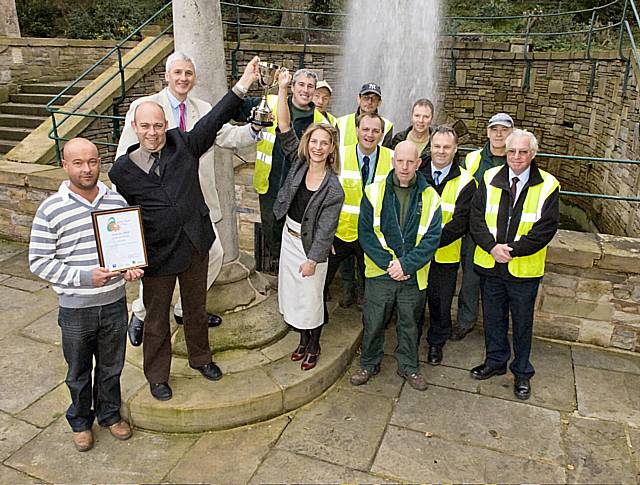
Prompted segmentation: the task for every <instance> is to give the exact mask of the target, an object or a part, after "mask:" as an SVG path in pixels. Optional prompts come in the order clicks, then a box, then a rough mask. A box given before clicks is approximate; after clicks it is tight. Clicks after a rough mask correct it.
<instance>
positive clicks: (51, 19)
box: [16, 0, 166, 39]
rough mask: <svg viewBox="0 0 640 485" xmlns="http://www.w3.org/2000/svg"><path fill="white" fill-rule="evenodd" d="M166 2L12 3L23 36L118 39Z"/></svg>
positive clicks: (69, 0)
mask: <svg viewBox="0 0 640 485" xmlns="http://www.w3.org/2000/svg"><path fill="white" fill-rule="evenodd" d="M165 3H166V0H128V1H127V2H123V1H122V0H95V1H91V2H87V1H85V0H16V8H17V10H18V19H19V22H20V30H21V32H22V35H23V36H25V37H67V38H71V39H122V38H124V37H126V36H127V35H129V34H130V33H131V32H133V31H134V30H135V29H136V28H137V27H138V26H139V25H140V24H142V23H143V22H144V21H145V20H146V19H147V18H149V17H150V16H151V15H153V14H154V13H155V12H156V11H157V10H158V9H159V8H160V7H162V5H164V4H165Z"/></svg>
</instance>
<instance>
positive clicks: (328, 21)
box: [309, 0, 346, 27]
mask: <svg viewBox="0 0 640 485" xmlns="http://www.w3.org/2000/svg"><path fill="white" fill-rule="evenodd" d="M345 7H346V4H345V0H311V5H310V6H309V10H311V11H312V12H323V13H336V12H343V11H344V10H345ZM311 21H312V22H313V23H314V24H315V25H317V26H318V27H330V26H332V25H335V24H339V23H340V21H339V20H338V18H337V17H336V16H334V15H322V14H313V15H311Z"/></svg>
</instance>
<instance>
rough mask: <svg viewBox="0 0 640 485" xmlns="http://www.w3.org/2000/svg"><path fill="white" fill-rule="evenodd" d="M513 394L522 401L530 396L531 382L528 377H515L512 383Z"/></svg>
mask: <svg viewBox="0 0 640 485" xmlns="http://www.w3.org/2000/svg"><path fill="white" fill-rule="evenodd" d="M513 394H514V395H515V396H516V397H517V398H518V399H521V400H523V401H526V400H527V399H529V398H530V397H531V382H530V381H529V379H519V378H518V377H516V380H515V382H514V384H513Z"/></svg>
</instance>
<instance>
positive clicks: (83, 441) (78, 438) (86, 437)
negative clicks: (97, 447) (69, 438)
mask: <svg viewBox="0 0 640 485" xmlns="http://www.w3.org/2000/svg"><path fill="white" fill-rule="evenodd" d="M73 445H74V446H75V447H76V450H78V451H80V452H83V451H89V450H90V449H91V448H93V433H92V432H91V430H90V429H87V430H85V431H76V432H74V433H73Z"/></svg>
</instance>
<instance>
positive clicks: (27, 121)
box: [0, 114, 51, 128]
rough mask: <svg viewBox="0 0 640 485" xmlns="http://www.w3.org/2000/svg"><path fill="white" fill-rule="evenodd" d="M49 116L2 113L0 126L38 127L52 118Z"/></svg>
mask: <svg viewBox="0 0 640 485" xmlns="http://www.w3.org/2000/svg"><path fill="white" fill-rule="evenodd" d="M50 119H51V118H50V117H47V116H25V115H22V116H16V115H11V114H0V126H10V127H13V128H37V127H38V126H40V125H41V124H42V123H43V122H44V121H46V120H50Z"/></svg>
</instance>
